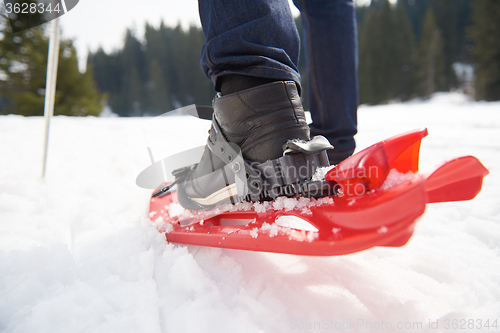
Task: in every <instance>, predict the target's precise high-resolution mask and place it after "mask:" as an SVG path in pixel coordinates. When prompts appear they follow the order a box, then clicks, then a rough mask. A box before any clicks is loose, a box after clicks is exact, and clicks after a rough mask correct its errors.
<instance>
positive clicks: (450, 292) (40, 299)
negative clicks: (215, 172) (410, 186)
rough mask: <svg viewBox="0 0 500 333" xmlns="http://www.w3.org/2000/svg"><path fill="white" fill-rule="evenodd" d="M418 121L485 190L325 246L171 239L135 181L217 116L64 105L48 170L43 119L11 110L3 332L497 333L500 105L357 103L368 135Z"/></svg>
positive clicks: (1, 181)
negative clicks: (106, 113)
mask: <svg viewBox="0 0 500 333" xmlns="http://www.w3.org/2000/svg"><path fill="white" fill-rule="evenodd" d="M155 122H156V123H155ZM159 124H162V125H161V126H157V125H159ZM163 124H166V125H163ZM155 126H156V127H158V128H156V129H155ZM424 126H425V127H428V129H429V132H430V135H429V136H428V137H427V138H425V139H424V142H423V144H422V149H421V171H422V172H430V171H432V170H433V169H434V168H436V167H437V166H438V165H439V164H440V163H441V162H443V161H445V160H447V159H451V158H453V157H457V156H462V155H474V156H476V157H478V158H479V159H480V160H481V161H482V162H483V164H484V165H485V166H486V167H487V168H488V169H489V170H490V175H489V176H487V177H486V179H485V183H484V186H483V190H482V192H481V193H480V194H479V195H478V197H477V198H476V199H474V200H473V201H470V202H460V203H446V204H437V205H431V206H429V207H428V209H427V211H426V213H425V215H424V216H423V217H422V218H421V219H420V220H419V222H418V224H417V228H416V231H415V234H414V236H413V238H412V239H411V240H410V242H409V243H408V244H407V245H406V246H404V247H402V248H374V249H370V250H367V251H363V252H360V253H356V254H351V255H346V256H338V257H326V258H324V257H301V256H292V255H279V254H269V253H253V252H244V251H236V250H221V249H214V248H201V247H195V246H182V245H174V244H167V243H166V242H165V239H164V236H163V235H161V234H159V233H158V232H157V231H156V229H155V228H154V227H153V226H152V224H151V223H150V222H149V220H148V219H147V209H148V200H149V195H150V193H151V191H150V190H146V189H141V188H139V187H137V186H136V185H135V178H136V176H137V175H138V173H139V172H140V171H141V170H142V169H143V168H145V167H147V166H148V165H149V163H150V157H149V155H148V150H147V147H148V146H150V147H153V146H154V147H153V152H154V153H155V154H156V155H155V159H159V158H163V157H165V156H167V155H169V154H172V153H174V152H178V151H180V150H183V149H184V148H185V147H186V146H188V145H203V144H204V142H205V139H206V134H207V133H206V130H207V129H208V123H207V122H203V121H201V120H196V119H194V118H188V117H162V118H161V119H156V120H155V121H152V120H151V119H121V118H91V117H88V118H68V117H55V118H54V119H53V121H52V123H51V137H50V150H49V161H48V165H47V177H46V180H45V181H41V180H40V172H41V160H42V156H41V155H42V142H43V137H42V135H43V119H42V118H40V117H32V118H24V117H19V116H1V117H0V331H1V332H51V333H53V332H65V333H66V332H120V333H123V332H311V331H315V332H316V331H327V332H328V331H330V332H334V331H341V332H465V331H467V332H472V331H474V332H479V331H481V332H499V331H500V190H499V189H500V103H477V102H469V101H467V100H466V99H465V97H464V96H462V95H459V94H441V95H436V96H434V98H433V99H432V100H430V101H413V102H410V103H405V104H392V105H385V106H376V107H361V108H360V110H359V134H358V136H357V141H358V148H359V149H361V148H364V147H366V146H368V145H370V144H372V143H375V142H376V141H379V140H381V139H384V138H386V137H389V136H392V135H395V134H398V133H400V132H403V131H406V130H410V129H414V128H419V127H424ZM157 137H162V138H163V140H162V141H161V142H160V141H155V140H156V139H155V138H157ZM147 140H150V141H147ZM151 140H152V141H151ZM162 144H163V148H162V147H161V146H162ZM495 325H496V327H495Z"/></svg>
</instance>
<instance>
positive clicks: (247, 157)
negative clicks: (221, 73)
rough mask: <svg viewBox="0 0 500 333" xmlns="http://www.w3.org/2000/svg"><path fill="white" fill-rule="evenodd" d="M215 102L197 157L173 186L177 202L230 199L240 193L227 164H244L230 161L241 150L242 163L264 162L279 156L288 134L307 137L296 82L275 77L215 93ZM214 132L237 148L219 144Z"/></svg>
mask: <svg viewBox="0 0 500 333" xmlns="http://www.w3.org/2000/svg"><path fill="white" fill-rule="evenodd" d="M213 108H214V117H213V120H212V127H211V129H210V131H209V137H208V141H207V146H206V147H205V151H204V153H203V155H202V157H201V160H200V162H199V163H198V164H197V165H196V166H195V167H194V168H193V169H192V170H191V171H189V173H188V174H187V175H186V176H185V178H184V179H183V180H182V181H181V183H180V184H178V186H177V188H178V198H179V202H180V203H181V205H183V206H184V207H185V208H188V209H200V208H206V207H212V206H214V205H217V204H220V203H226V202H231V198H234V197H236V196H237V195H238V193H237V192H238V191H237V184H236V183H237V180H236V179H235V172H228V170H230V169H228V167H229V166H230V167H232V168H233V169H235V168H237V169H239V168H240V167H241V168H243V167H244V166H243V165H242V163H243V161H240V162H241V163H234V159H235V158H238V154H239V153H240V152H241V154H240V158H241V156H242V158H243V160H244V161H245V162H246V163H254V162H255V163H262V162H266V161H267V160H272V159H276V158H279V157H281V156H283V145H284V144H286V143H287V141H288V140H293V139H298V140H302V141H309V139H310V138H309V127H308V125H307V122H306V119H305V115H304V110H303V108H302V102H301V100H300V97H299V94H298V91H297V86H296V84H295V82H291V81H290V82H288V81H286V82H284V81H278V82H273V83H269V84H265V85H261V86H257V87H254V88H250V89H246V90H243V91H240V92H236V93H232V94H229V95H225V96H222V97H216V98H215V100H214V102H213ZM218 137H219V138H221V139H222V138H223V139H222V140H220V141H224V139H225V141H227V142H229V143H230V144H231V146H233V147H234V148H235V149H227V148H224V147H223V146H220V145H219V144H218V143H217V138H218ZM224 150H228V151H224ZM231 161H233V163H231ZM230 164H231V165H230ZM233 171H237V170H233ZM247 177H248V175H247Z"/></svg>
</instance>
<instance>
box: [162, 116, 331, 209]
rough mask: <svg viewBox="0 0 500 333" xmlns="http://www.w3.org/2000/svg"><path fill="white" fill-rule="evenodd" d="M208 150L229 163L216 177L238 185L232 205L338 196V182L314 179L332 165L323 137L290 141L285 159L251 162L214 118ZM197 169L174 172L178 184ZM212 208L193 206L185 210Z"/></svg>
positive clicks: (180, 193)
mask: <svg viewBox="0 0 500 333" xmlns="http://www.w3.org/2000/svg"><path fill="white" fill-rule="evenodd" d="M207 147H208V149H210V151H211V152H212V153H213V154H214V155H215V156H217V157H218V158H220V159H221V160H222V161H224V163H225V165H224V167H223V168H222V169H219V170H216V171H214V174H215V172H221V171H222V172H224V173H225V175H227V177H225V178H226V179H228V180H231V181H234V183H235V184H236V189H237V196H233V197H231V199H230V202H231V203H236V202H243V201H262V200H274V199H276V198H277V197H279V196H287V197H293V196H297V195H303V196H305V197H324V196H329V195H335V194H336V190H337V188H338V186H337V183H336V182H334V181H325V180H324V179H323V180H321V179H320V180H313V179H312V178H313V175H314V174H315V173H316V170H317V169H318V168H325V167H328V166H329V165H330V164H329V161H328V155H327V153H326V150H327V149H332V148H333V147H332V146H331V145H330V143H329V142H328V140H327V139H326V138H324V137H322V136H316V137H314V138H313V139H312V140H310V141H308V142H305V141H300V140H289V141H288V142H287V143H286V144H285V145H284V146H283V150H284V155H283V156H281V157H279V158H277V159H273V160H268V161H266V162H264V163H257V162H249V161H247V160H245V159H244V158H243V155H242V154H241V150H240V148H239V147H238V146H237V145H235V144H233V143H230V142H228V141H227V140H226V138H225V137H224V134H223V133H222V131H221V129H220V127H219V124H218V122H217V120H216V119H215V117H213V119H212V128H211V129H210V133H209V140H207ZM194 168H195V166H189V167H185V168H181V169H178V170H175V171H173V172H172V174H173V175H174V176H176V180H175V182H174V183H175V184H182V181H183V179H184V178H185V177H186V176H187V175H188V174H189V171H190V170H193V169H194ZM227 185H229V184H227ZM179 186H180V185H178V187H179ZM170 189H171V187H169V188H168V189H166V190H165V191H162V189H159V190H158V191H157V192H155V194H156V193H158V192H161V193H159V194H158V195H163V193H167V192H168V191H169V190H170ZM182 193H183V191H182V190H181V189H179V188H178V196H182ZM181 199H185V198H179V202H181V204H182V202H187V200H181ZM221 203H226V202H221ZM212 207H213V206H207V207H204V206H202V205H194V206H191V205H189V207H185V208H188V209H203V208H212Z"/></svg>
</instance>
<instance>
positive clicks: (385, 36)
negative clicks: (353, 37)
mask: <svg viewBox="0 0 500 333" xmlns="http://www.w3.org/2000/svg"><path fill="white" fill-rule="evenodd" d="M377 7H381V8H380V10H377ZM412 52H413V34H412V31H411V26H410V23H409V21H408V17H407V15H406V13H405V11H404V8H403V7H397V9H395V8H393V7H391V5H390V4H389V2H388V1H387V0H383V1H382V0H380V1H378V2H377V3H375V5H373V7H371V10H370V11H369V12H368V13H367V14H366V21H365V25H364V27H363V28H362V29H361V33H360V38H359V54H360V55H359V88H360V101H361V103H370V104H377V103H382V102H386V101H389V100H391V99H407V98H409V97H410V96H411V94H412V90H413V59H412Z"/></svg>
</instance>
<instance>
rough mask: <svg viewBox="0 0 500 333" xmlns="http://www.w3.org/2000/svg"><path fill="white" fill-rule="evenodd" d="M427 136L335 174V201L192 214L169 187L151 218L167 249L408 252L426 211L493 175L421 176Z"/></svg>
mask: <svg viewBox="0 0 500 333" xmlns="http://www.w3.org/2000/svg"><path fill="white" fill-rule="evenodd" d="M426 135H427V130H426V129H422V130H416V131H412V132H409V133H405V134H402V135H398V136H395V137H392V138H390V139H387V140H384V141H382V142H379V143H377V144H375V145H373V146H371V147H369V148H367V149H365V150H363V151H361V152H359V153H357V154H355V155H353V156H351V157H349V158H348V159H346V160H345V161H343V162H341V163H340V164H338V165H336V166H334V167H332V168H331V169H330V170H328V171H327V172H326V174H325V175H324V180H325V181H326V182H327V183H330V184H331V183H333V184H336V189H335V191H334V193H333V195H329V196H324V197H320V198H313V197H311V198H307V197H304V196H301V195H298V196H295V197H278V198H276V199H275V200H272V201H256V202H240V203H234V204H224V205H219V206H216V207H214V208H211V209H202V210H187V209H184V208H183V207H182V206H181V205H180V204H179V202H178V199H177V192H176V191H170V192H166V193H161V189H162V188H165V184H162V186H160V187H159V188H158V189H157V190H156V191H155V193H156V194H157V195H155V197H152V198H151V202H150V210H149V217H150V219H151V221H153V223H154V224H155V225H156V226H157V228H158V230H159V231H161V232H165V235H166V238H167V241H169V242H174V243H182V244H193V245H202V246H212V247H220V248H230V249H240V250H251V251H265V252H277V253H289V254H300V255H317V256H330V255H340V254H347V253H352V252H357V251H361V250H364V249H367V248H370V247H374V246H402V245H404V244H406V243H407V241H408V240H409V238H410V237H411V235H412V233H413V229H414V225H415V222H416V219H417V218H418V217H419V216H421V215H422V214H423V213H424V210H425V206H426V204H427V203H435V202H447V201H460V200H470V199H472V198H474V197H475V196H476V195H477V194H478V193H479V191H480V190H481V186H482V181H483V177H485V176H486V175H487V174H488V171H487V170H486V169H485V167H484V166H483V165H482V164H481V163H480V162H479V161H478V160H477V159H476V158H475V157H472V156H465V157H460V158H457V159H454V160H452V161H449V162H447V163H445V164H444V165H442V166H441V167H440V168H438V169H437V170H436V171H434V172H433V173H432V174H430V175H428V176H426V175H421V174H418V173H417V171H418V158H419V149H420V141H421V140H422V138H423V137H425V136H426ZM158 193H161V195H158Z"/></svg>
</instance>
